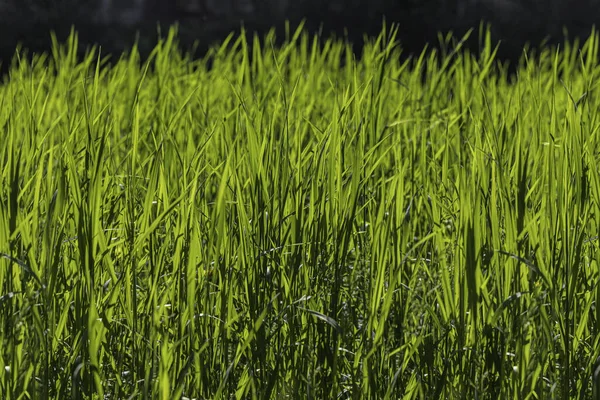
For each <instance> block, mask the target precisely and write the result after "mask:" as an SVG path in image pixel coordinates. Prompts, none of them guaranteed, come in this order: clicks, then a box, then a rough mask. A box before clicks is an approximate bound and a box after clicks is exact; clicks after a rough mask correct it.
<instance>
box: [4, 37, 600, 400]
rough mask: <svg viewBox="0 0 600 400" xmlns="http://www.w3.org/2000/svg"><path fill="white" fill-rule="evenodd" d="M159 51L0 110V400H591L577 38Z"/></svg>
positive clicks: (594, 352)
mask: <svg viewBox="0 0 600 400" xmlns="http://www.w3.org/2000/svg"><path fill="white" fill-rule="evenodd" d="M175 37H176V36H175V31H171V33H170V34H169V36H168V37H167V38H166V39H165V40H164V41H162V42H161V43H159V45H158V46H157V48H156V50H155V51H154V53H153V54H152V55H151V58H150V60H149V61H148V62H146V63H143V64H142V65H140V62H139V57H138V55H137V51H136V49H135V48H134V49H133V50H132V52H131V55H129V56H128V57H126V58H123V59H122V60H121V61H120V62H118V63H116V64H115V65H113V66H108V65H105V64H104V63H103V62H102V61H101V60H100V59H98V57H97V56H95V55H94V54H93V53H91V54H90V55H89V57H87V58H86V59H85V60H76V59H75V56H74V54H75V51H74V49H75V48H76V47H77V43H76V38H75V36H72V38H71V39H70V41H69V43H67V44H66V45H64V46H60V47H59V46H56V47H55V51H54V53H53V54H52V55H49V56H48V57H47V58H41V59H36V60H34V61H33V62H22V63H21V64H15V65H14V67H13V70H12V74H11V78H10V80H8V81H7V82H6V83H5V84H4V85H3V86H1V87H0V103H1V105H0V126H1V127H2V132H1V139H0V160H1V161H2V163H3V166H2V170H1V171H2V175H1V181H0V256H1V258H0V321H1V326H0V339H1V341H2V342H1V345H2V351H0V391H1V393H2V396H1V397H2V398H3V399H20V398H35V399H37V398H42V399H44V398H52V399H55V398H56V399H64V398H76V399H77V398H81V399H84V398H98V399H100V398H114V399H123V398H130V397H131V398H161V399H167V398H168V399H171V398H173V399H175V398H177V399H180V398H183V397H186V398H197V399H201V398H202V399H213V398H240V399H241V398H261V399H263V398H315V399H327V398H336V397H339V398H355V399H367V398H388V399H398V398H406V399H411V398H420V399H430V398H448V399H452V398H469V399H471V398H472V399H474V398H490V399H496V398H502V399H504V398H514V399H528V398H529V399H535V398H561V399H568V398H580V397H586V398H590V397H592V396H597V395H599V393H598V391H597V390H598V389H597V388H598V370H597V369H598V367H599V364H598V363H597V359H598V357H599V356H600V343H598V341H599V340H600V335H599V334H598V333H599V329H600V309H599V308H597V299H598V298H599V296H600V287H599V286H598V280H599V274H598V256H599V255H600V253H599V251H598V240H597V239H598V230H599V229H598V223H597V221H596V216H597V215H599V211H600V210H599V203H598V201H599V200H600V192H599V191H600V177H599V175H598V166H597V161H598V151H599V149H598V146H599V144H600V140H599V138H598V134H599V126H600V121H599V120H598V115H599V114H598V109H600V101H599V99H598V86H597V81H598V75H599V74H600V68H599V67H598V65H597V64H598V37H597V36H596V35H595V34H594V35H592V36H591V38H590V39H589V40H588V41H587V42H586V43H585V44H584V45H583V46H581V47H580V46H578V45H577V44H576V43H575V44H571V45H569V44H567V45H566V46H564V48H562V49H561V50H560V51H557V50H556V49H550V48H549V49H546V50H544V51H543V52H541V54H539V56H537V57H535V58H528V57H524V58H523V60H522V64H521V65H520V67H519V69H518V74H517V76H514V77H509V76H508V73H507V72H506V69H505V67H503V66H498V65H497V64H496V63H495V62H494V49H493V48H492V47H491V45H490V42H489V35H487V34H486V33H485V31H481V32H480V37H481V40H482V45H484V46H485V49H486V50H485V51H483V52H482V54H481V55H480V56H477V57H476V56H473V55H471V54H469V53H468V52H466V51H463V50H462V49H461V48H460V45H461V43H462V42H459V41H456V40H453V39H451V38H446V39H445V41H444V43H445V44H446V45H447V47H448V48H450V47H453V48H454V50H455V51H452V52H450V51H448V54H447V55H439V54H437V53H435V52H433V51H432V52H427V51H424V52H423V54H422V55H421V56H420V57H417V58H415V59H412V60H409V61H401V58H400V57H399V55H400V51H401V46H400V47H399V46H398V45H397V43H396V41H395V35H394V30H391V31H387V32H386V31H384V32H383V33H382V34H381V36H380V37H379V38H378V39H377V40H373V41H372V42H371V43H369V44H368V45H367V46H366V47H365V49H364V54H363V56H362V58H360V59H355V56H354V55H353V53H352V49H351V47H350V45H348V44H344V43H343V42H336V41H329V42H327V43H326V44H324V45H323V46H319V45H318V42H317V41H316V39H313V38H312V37H310V36H308V35H306V34H304V33H302V31H300V30H299V31H297V32H290V33H289V35H288V40H287V42H286V44H285V45H284V46H283V47H280V48H277V49H275V48H273V47H271V46H269V43H271V42H272V40H271V39H272V38H273V37H272V35H269V36H268V37H267V38H266V39H265V40H264V41H260V42H259V41H258V40H255V41H254V42H252V43H247V42H246V41H245V40H244V39H243V38H240V39H236V38H234V37H230V38H229V39H228V40H227V41H226V42H225V44H223V46H221V47H219V48H215V49H213V50H211V52H210V53H209V54H208V55H207V57H206V58H205V59H203V60H199V61H192V60H190V59H187V58H184V57H182V56H181V55H180V54H179V53H178V52H177V50H176V46H175V42H174V40H175ZM209 59H210V60H211V61H212V63H211V68H210V69H209V68H208V67H207V63H208V60H209Z"/></svg>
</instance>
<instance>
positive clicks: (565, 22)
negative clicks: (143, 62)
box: [0, 0, 600, 73]
mask: <svg viewBox="0 0 600 400" xmlns="http://www.w3.org/2000/svg"><path fill="white" fill-rule="evenodd" d="M101 1H105V0H0V60H1V62H2V65H1V67H0V68H1V70H2V72H3V73H5V72H6V71H7V68H8V67H9V65H10V62H11V59H12V58H13V55H14V54H15V48H16V46H17V44H21V45H22V47H23V48H27V49H28V54H31V53H32V52H35V53H40V52H44V51H48V50H49V49H50V47H51V41H50V35H49V32H50V31H54V32H56V34H57V37H58V39H59V41H64V40H66V38H67V37H68V35H69V32H70V29H71V26H72V25H74V26H75V29H76V30H77V31H78V33H79V42H80V43H79V51H80V53H81V54H82V55H83V54H84V52H85V50H86V48H87V47H88V46H90V45H92V44H98V45H101V46H102V53H103V54H107V53H109V54H112V55H113V56H117V57H118V55H119V54H121V53H122V52H123V51H125V50H126V49H127V48H129V47H130V46H131V44H132V43H133V41H134V40H135V38H136V35H139V36H137V37H138V38H139V40H138V45H139V48H140V52H141V54H142V56H145V55H147V54H149V52H150V51H151V50H152V48H153V47H154V44H155V43H156V40H157V23H158V24H160V25H161V26H162V27H163V31H164V32H166V30H167V29H168V26H169V25H170V24H172V23H175V22H178V23H179V25H180V36H179V37H180V43H181V46H182V48H183V49H184V50H189V49H190V48H191V46H192V44H193V43H194V42H195V41H197V42H198V44H199V46H198V48H197V51H196V53H195V55H196V56H202V55H203V53H204V52H205V51H206V49H207V48H208V47H209V46H210V45H211V44H214V43H216V42H218V41H220V40H222V39H223V38H225V37H226V36H227V34H228V33H230V32H231V31H236V30H237V31H239V27H240V26H241V24H242V23H243V24H244V26H245V28H246V30H247V31H248V32H250V33H253V32H257V33H259V34H262V33H265V32H267V31H268V30H269V29H270V28H271V27H273V26H275V27H277V28H278V31H279V32H280V34H279V37H281V36H282V34H281V32H283V26H284V21H285V20H289V21H291V24H292V26H295V25H296V24H298V23H299V22H300V21H301V20H305V21H306V28H307V29H308V30H309V31H311V32H313V33H320V34H321V36H322V37H323V38H327V37H329V36H330V35H331V34H334V35H337V36H338V37H344V36H346V37H347V38H348V40H350V41H351V42H352V43H353V44H354V48H355V50H356V51H357V52H360V49H361V46H362V43H363V37H364V35H369V36H376V35H377V34H378V33H379V32H380V30H381V23H382V20H383V19H384V18H385V20H386V21H387V23H388V24H389V23H392V22H393V23H396V24H398V26H399V39H400V41H401V43H402V47H403V49H404V54H405V55H406V56H408V55H410V54H411V53H413V54H415V53H416V54H419V53H420V52H421V50H422V49H423V47H424V46H425V45H426V44H428V43H429V45H430V46H436V45H437V44H438V36H437V34H438V32H448V31H453V32H454V33H455V34H456V35H457V36H461V35H462V34H464V33H465V32H466V31H467V30H468V29H469V28H478V26H479V23H480V21H484V22H487V23H491V25H492V34H493V40H494V42H495V43H497V42H498V41H500V42H501V46H500V49H499V53H498V57H499V59H501V60H503V61H509V62H510V63H511V64H512V65H514V64H516V62H517V61H518V59H519V57H520V55H521V54H522V49H523V46H524V45H525V44H526V43H530V44H531V45H532V46H533V47H534V48H535V47H539V46H540V44H541V43H542V42H543V41H545V42H544V43H548V44H557V43H560V42H562V41H563V40H564V32H565V29H566V30H567V31H568V37H569V38H570V39H573V38H574V37H580V38H582V39H585V38H587V36H588V35H589V33H590V30H591V27H592V25H593V24H594V23H595V22H596V20H597V19H598V16H599V15H600V11H599V10H600V1H599V0H512V1H508V0H421V1H417V0H395V1H391V0H295V1H292V0H253V3H252V4H254V6H253V9H251V10H248V7H247V6H246V8H245V9H243V7H242V6H240V5H239V4H238V3H240V1H243V0H221V1H220V3H219V2H215V1H214V0H212V1H211V0H201V1H202V2H205V3H206V4H204V5H202V4H201V7H200V8H199V9H194V10H192V7H191V6H190V4H192V3H193V0H139V1H141V2H142V3H143V7H142V9H139V7H138V10H137V11H138V12H137V14H136V13H133V14H132V12H131V10H132V9H133V8H135V7H133V6H130V7H129V8H128V7H127V6H126V5H124V4H126V3H127V2H128V1H129V2H135V1H137V0H113V3H114V4H113V5H112V6H111V7H109V8H107V10H108V11H107V12H106V13H105V14H102V15H101V13H100V12H99V11H98V7H99V3H100V2H101ZM225 1H230V2H233V3H231V5H230V6H229V8H227V7H224V6H223V4H225V5H227V4H229V3H226V2H225ZM246 1H247V2H252V0H246ZM209 3H210V4H209ZM234 3H235V4H234ZM240 4H241V3H240ZM246 4H247V3H246ZM217 5H218V7H220V8H217ZM211 7H212V8H211ZM105 11H106V10H105ZM132 15H133V16H132ZM477 36H478V35H477V30H476V31H475V32H474V34H473V35H472V39H471V41H470V42H469V43H468V47H470V48H471V50H474V51H477V49H478V38H477Z"/></svg>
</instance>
